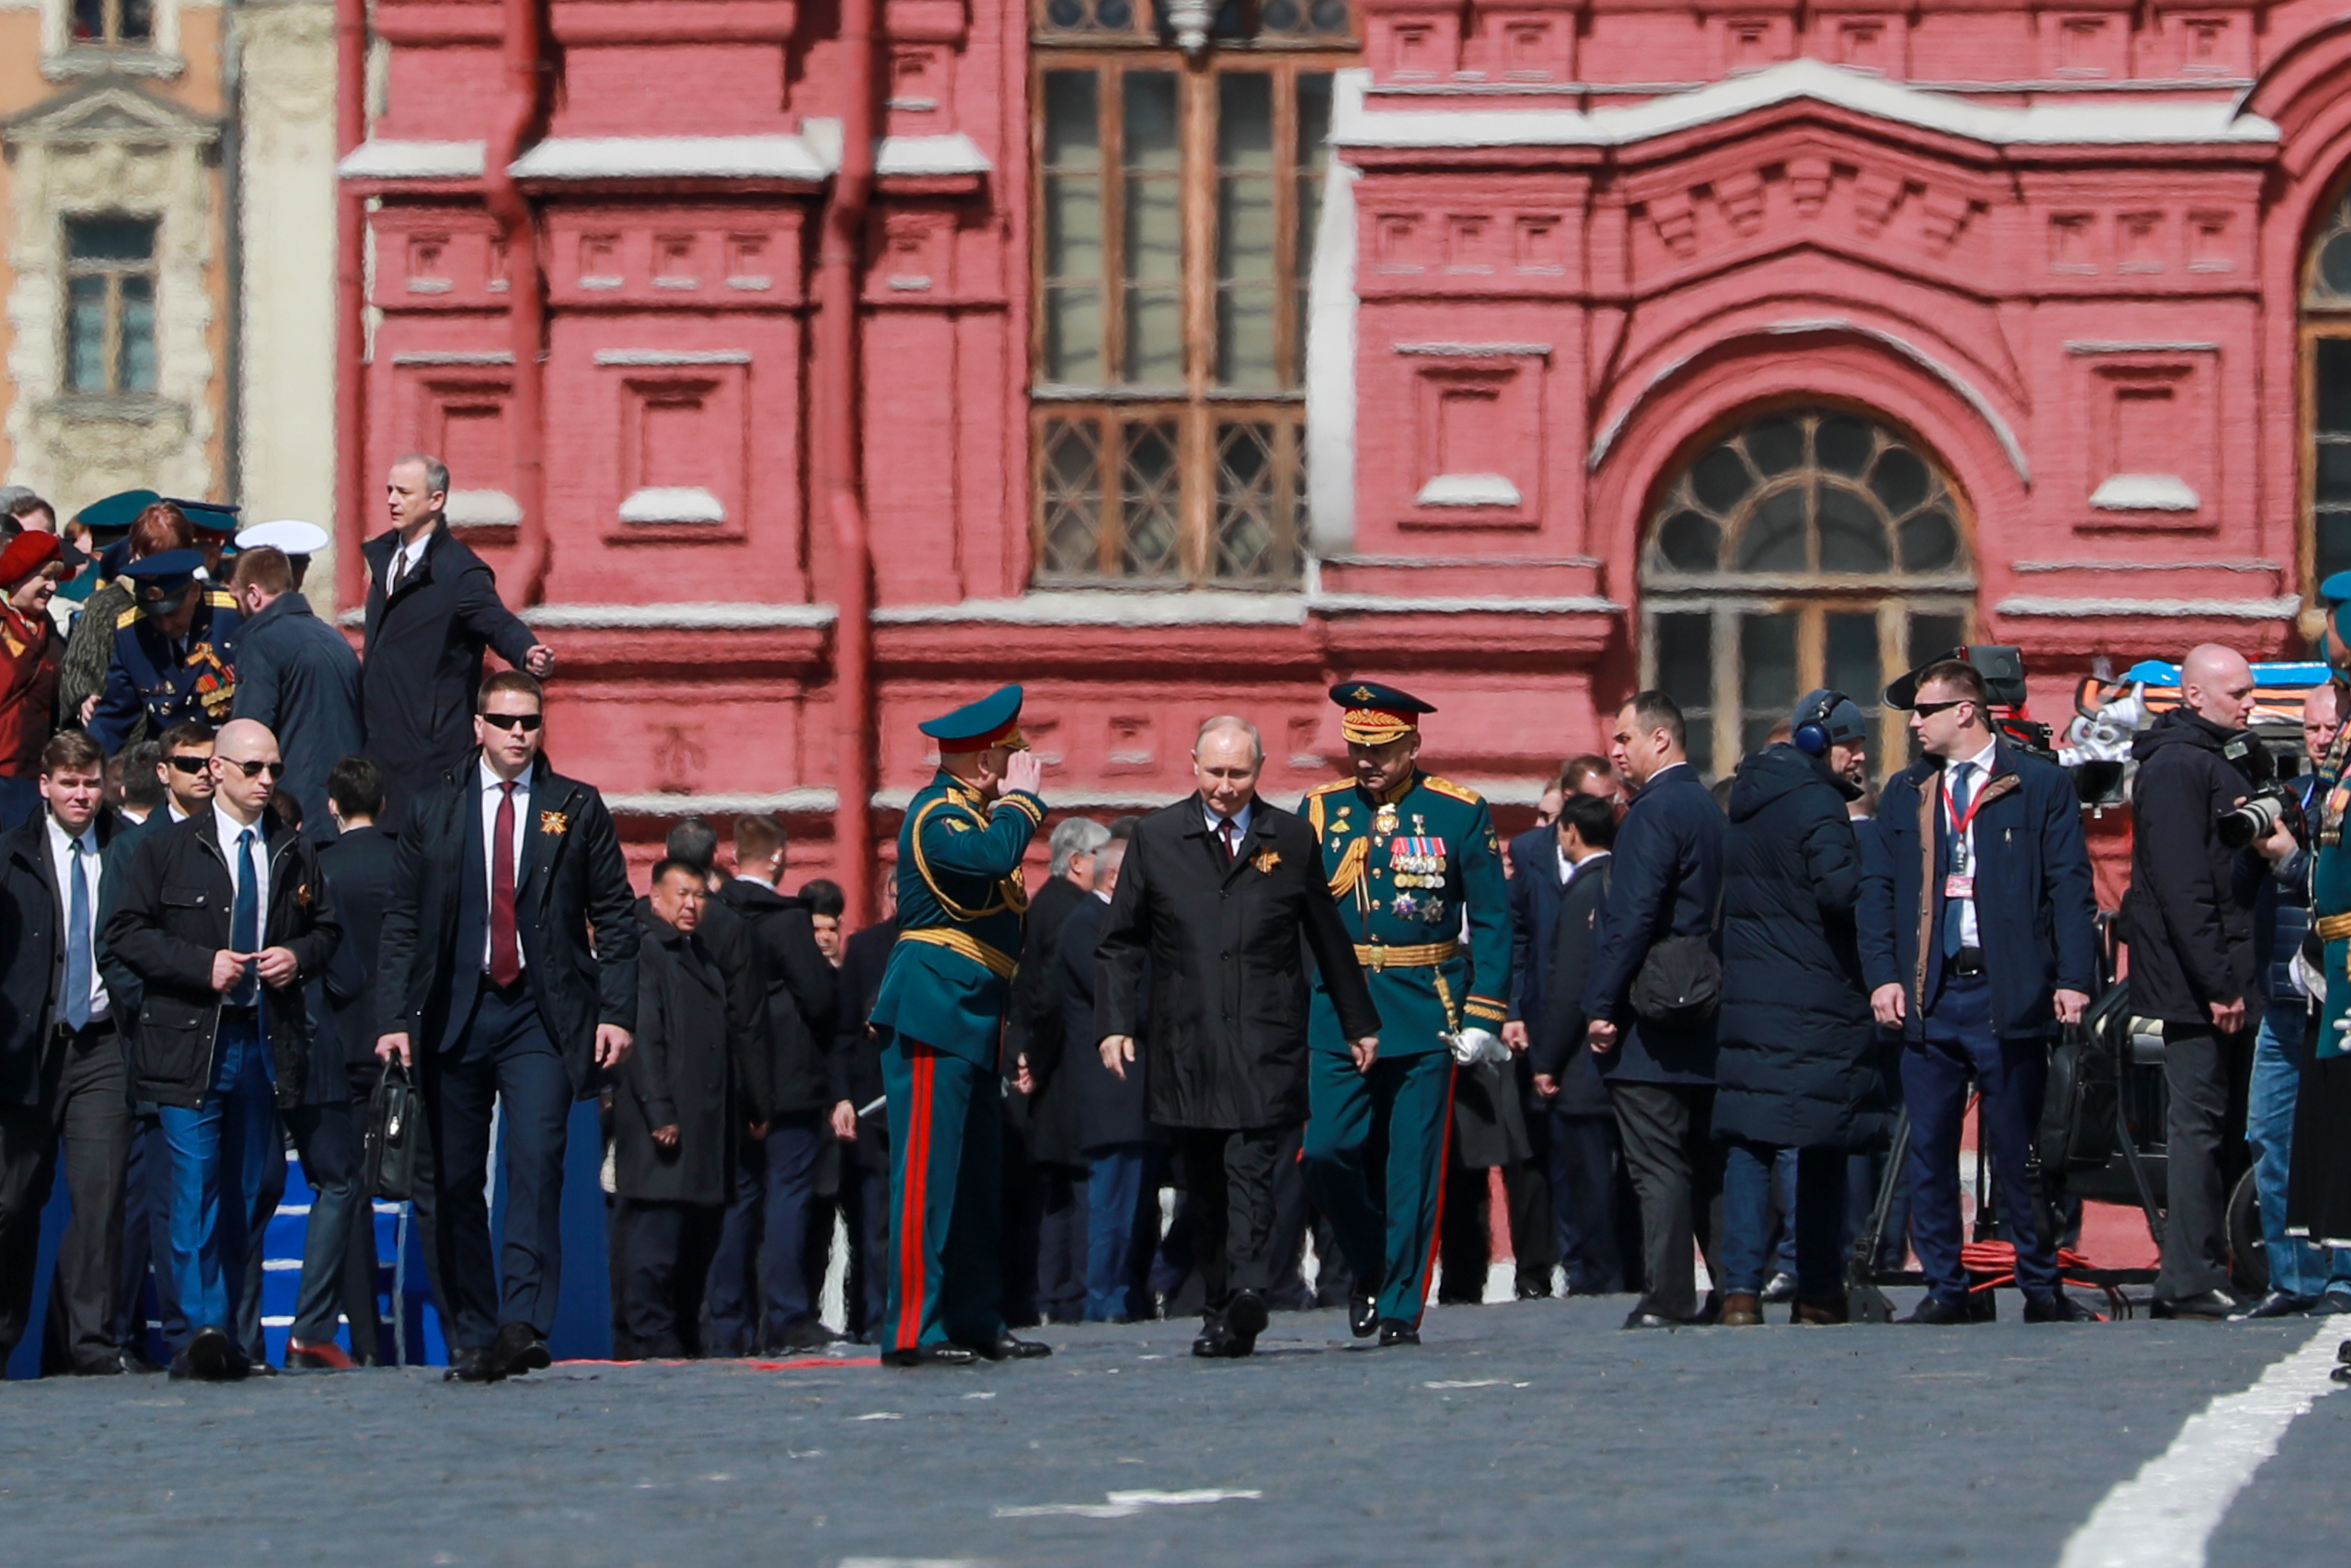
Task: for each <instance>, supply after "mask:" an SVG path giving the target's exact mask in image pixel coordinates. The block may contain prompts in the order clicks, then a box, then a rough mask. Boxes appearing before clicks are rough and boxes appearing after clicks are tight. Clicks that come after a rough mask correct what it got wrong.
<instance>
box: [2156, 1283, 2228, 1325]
mask: <svg viewBox="0 0 2351 1568" xmlns="http://www.w3.org/2000/svg"><path fill="white" fill-rule="evenodd" d="M2241 1307H2242V1303H2241V1302H2240V1301H2238V1299H2237V1298H2236V1297H2233V1296H2231V1295H2230V1294H2229V1293H2228V1292H2227V1291H2225V1290H2203V1291H2198V1292H2197V1293H2196V1294H2195V1295H2194V1296H2177V1297H2171V1298H2169V1299H2166V1298H2165V1297H2161V1296H2159V1297H2156V1298H2155V1302H2154V1305H2153V1306H2151V1307H2149V1309H2148V1316H2149V1317H2153V1318H2182V1319H2194V1320H2196V1321H2198V1322H2207V1323H2217V1322H2219V1321H2221V1320H2223V1319H2226V1318H2229V1317H2231V1316H2233V1315H2234V1314H2235V1313H2236V1312H2237V1311H2238V1310H2239V1309H2240V1308H2241Z"/></svg>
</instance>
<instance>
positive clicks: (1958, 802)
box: [1942, 762, 1976, 958]
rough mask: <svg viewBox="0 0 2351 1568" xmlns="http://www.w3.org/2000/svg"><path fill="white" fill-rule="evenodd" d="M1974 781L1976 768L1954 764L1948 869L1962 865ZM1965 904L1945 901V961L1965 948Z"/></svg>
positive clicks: (1945, 861) (1971, 870)
mask: <svg viewBox="0 0 2351 1568" xmlns="http://www.w3.org/2000/svg"><path fill="white" fill-rule="evenodd" d="M1975 779H1976V769H1975V767H1974V766H1973V765H1972V764H1969V763H1965V762H1959V763H1953V765H1952V769H1951V843H1950V845H1949V847H1948V853H1946V854H1945V855H1944V857H1943V864H1944V865H1946V866H1951V867H1956V866H1957V865H1958V864H1959V854H1960V844H1961V842H1962V840H1961V838H1960V834H1959V824H1961V823H1962V822H1963V821H1965V819H1966V816H1967V801H1968V799H1969V797H1971V796H1973V795H1974V794H1975V793H1976V789H1975ZM1975 872H1976V868H1975V866H1974V865H1973V864H1972V863H1971V864H1970V865H1969V866H1968V868H1967V873H1968V875H1970V876H1973V875H1975ZM1963 902H1964V901H1962V900H1960V899H1956V898H1946V899H1944V900H1943V901H1942V955H1943V956H1944V957H1945V958H1952V957H1955V956H1957V954H1958V952H1959V950H1960V948H1961V947H1962V946H1963V945H1964V944H1963V943H1962V942H1961V941H1960V940H1959V911H1960V909H1961V907H1962V906H1963Z"/></svg>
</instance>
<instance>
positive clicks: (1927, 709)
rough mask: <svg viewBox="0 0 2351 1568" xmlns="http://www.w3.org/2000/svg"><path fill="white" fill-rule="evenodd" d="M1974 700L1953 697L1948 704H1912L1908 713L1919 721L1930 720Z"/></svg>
mask: <svg viewBox="0 0 2351 1568" xmlns="http://www.w3.org/2000/svg"><path fill="white" fill-rule="evenodd" d="M1975 700H1976V699H1975V698H1972V697H1954V698H1952V699H1951V700H1950V701H1948V702H1914V703H1912V704H1911V705H1910V711H1911V712H1913V713H1915V714H1917V715H1918V716H1919V718H1921V719H1931V718H1933V717H1934V716H1935V715H1936V714H1938V713H1942V712H1944V711H1946V710H1948V709H1953V708H1957V707H1959V706H1960V705H1962V704H1963V703H1969V702H1973V701H1975Z"/></svg>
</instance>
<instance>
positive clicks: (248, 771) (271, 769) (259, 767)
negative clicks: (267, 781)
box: [216, 756, 286, 778]
mask: <svg viewBox="0 0 2351 1568" xmlns="http://www.w3.org/2000/svg"><path fill="white" fill-rule="evenodd" d="M216 760H218V761H221V762H225V763H226V764H228V765H229V766H230V767H234V768H235V769H236V770H237V771H238V772H239V773H242V774H243V775H245V777H246V778H252V777H253V776H254V775H255V774H257V773H266V774H268V775H269V776H270V777H271V778H277V777H278V776H279V775H280V774H282V773H283V772H284V771H285V770H286V765H285V764H284V763H282V762H248V761H247V760H246V759H245V758H243V757H241V756H224V757H220V758H217V759H216Z"/></svg>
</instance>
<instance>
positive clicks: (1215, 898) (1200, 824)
mask: <svg viewBox="0 0 2351 1568" xmlns="http://www.w3.org/2000/svg"><path fill="white" fill-rule="evenodd" d="M1192 763H1193V775H1194V777H1195V778H1196V779H1197V780H1198V783H1199V790H1198V792H1197V793H1194V794H1192V795H1189V796H1186V797H1185V798H1184V799H1183V800H1181V801H1177V802H1176V803H1175V804H1174V805H1171V806H1166V807H1162V808H1161V809H1160V810H1158V811H1156V812H1153V813H1150V814H1149V815H1148V816H1146V817H1145V818H1144V819H1143V820H1142V821H1140V822H1138V823H1136V824H1135V835H1134V839H1133V842H1132V843H1131V844H1130V845H1129V846H1128V847H1127V852H1126V859H1125V862H1124V865H1123V866H1122V868H1121V869H1120V871H1119V880H1118V891H1117V893H1116V894H1113V895H1112V899H1111V908H1110V917H1109V919H1108V920H1107V921H1106V922H1105V923H1104V925H1103V928H1102V936H1101V944H1100V945H1099V947H1098V948H1097V949H1096V950H1095V951H1096V957H1095V965H1096V981H1095V997H1094V1032H1095V1033H1096V1034H1097V1035H1098V1036H1099V1037H1100V1043H1101V1058H1102V1061H1103V1063H1104V1064H1105V1065H1106V1066H1109V1067H1110V1069H1111V1070H1112V1072H1113V1073H1116V1074H1119V1075H1121V1076H1124V1073H1125V1070H1126V1068H1127V1066H1130V1065H1131V1064H1133V1063H1134V1062H1135V1061H1136V1059H1137V1056H1136V1052H1135V1041H1136V1038H1137V1037H1138V1036H1140V1037H1141V1038H1142V1039H1143V1040H1144V1041H1145V1042H1146V1043H1147V1049H1148V1051H1149V1053H1150V1055H1149V1059H1148V1061H1147V1063H1146V1066H1145V1070H1146V1074H1147V1077H1146V1079H1145V1082H1146V1085H1147V1093H1148V1099H1149V1104H1150V1111H1151V1119H1152V1121H1154V1122H1156V1123H1158V1124H1160V1125H1162V1126H1165V1127H1170V1128H1172V1129H1174V1130H1175V1132H1176V1136H1177V1140H1178V1147H1179V1150H1180V1152H1181V1156H1182V1159H1183V1162H1184V1181H1185V1186H1186V1191H1187V1192H1188V1193H1189V1194H1190V1205H1191V1206H1190V1211H1189V1212H1190V1214H1191V1216H1192V1224H1193V1262H1194V1264H1195V1266H1196V1267H1197V1268H1198V1269H1199V1271H1200V1276H1201V1281H1202V1284H1203V1286H1204V1287H1205V1290H1206V1297H1205V1302H1204V1316H1205V1322H1204V1325H1203V1327H1202V1329H1201V1332H1200V1337H1199V1338H1197V1339H1195V1340H1194V1341H1193V1343H1192V1353H1193V1355H1202V1356H1242V1355H1249V1354H1250V1352H1251V1351H1252V1350H1254V1349H1255V1348H1256V1346H1257V1336H1258V1335H1259V1334H1260V1333H1261V1332H1263V1331H1264V1328H1265V1322H1266V1305H1265V1293H1266V1292H1267V1291H1269V1290H1271V1289H1272V1288H1273V1277H1274V1271H1275V1259H1274V1257H1273V1166H1274V1160H1275V1159H1276V1157H1277V1155H1278V1153H1279V1151H1280V1149H1281V1147H1282V1141H1283V1135H1284V1134H1285V1132H1286V1131H1288V1130H1289V1129H1290V1128H1291V1127H1293V1126H1295V1125H1296V1124H1298V1123H1299V1122H1301V1121H1303V1120H1304V1119H1305V1117H1306V1111H1307V1005H1308V997H1307V973H1306V967H1305V958H1306V955H1307V954H1308V953H1309V952H1311V953H1312V955H1313V957H1314V962H1315V963H1316V965H1317V967H1318V968H1319V969H1320V972H1321V975H1322V983H1323V986H1324V987H1325V989H1326V990H1327V991H1328V993H1329V995H1330V997H1331V1004H1332V1006H1333V1007H1334V1008H1335V1009H1337V1011H1338V1015H1339V1022H1340V1028H1341V1029H1342V1031H1343V1032H1344V1034H1345V1036H1346V1038H1347V1039H1348V1040H1349V1041H1350V1042H1352V1043H1354V1047H1355V1051H1356V1059H1357V1061H1358V1062H1360V1063H1365V1064H1366V1065H1367V1064H1368V1062H1369V1060H1370V1059H1371V1057H1372V1056H1373V1055H1374V1054H1375V1053H1377V1050H1378V1048H1379V1042H1378V1032H1379V1013H1378V1011H1377V1009H1375V1008H1374V1007H1373V1006H1372V1000H1371V987H1370V986H1368V985H1367V984H1366V982H1365V979H1364V973H1363V967H1362V965H1361V964H1359V963H1357V962H1356V961H1355V950H1354V941H1353V940H1352V939H1351V938H1350V937H1349V936H1348V934H1347V929H1346V927H1345V925H1344V924H1343V922H1342V921H1341V919H1340V917H1339V909H1338V905H1336V904H1334V903H1332V902H1331V888H1330V884H1329V883H1328V882H1325V881H1324V880H1323V875H1322V859H1321V856H1320V854H1319V853H1317V848H1318V847H1317V845H1316V843H1315V837H1314V834H1313V832H1312V831H1311V830H1310V829H1309V828H1308V826H1307V824H1306V823H1305V822H1304V820H1302V819H1301V818H1299V817H1297V816H1293V815H1292V814H1291V813H1288V812H1285V811H1282V810H1279V809H1278V808H1276V807H1273V806H1270V805H1268V804H1266V803H1265V802H1264V801H1261V800H1259V799H1258V798H1257V779H1258V775H1259V774H1260V773H1262V771H1263V770H1264V767H1265V748H1264V744H1263V743H1262V741H1261V740H1260V739H1259V738H1258V733H1257V728H1256V726H1255V725H1253V724H1251V723H1250V722H1249V721H1247V720H1245V719H1237V718H1216V719H1211V720H1209V721H1208V722H1207V723H1205V724H1204V725H1202V726H1201V729H1200V734H1199V736H1198V738H1197V739H1196V740H1195V741H1194V742H1193V751H1192ZM1146 985H1147V986H1148V987H1149V993H1148V1002H1147V1004H1146V1000H1145V986H1146ZM1146 1006H1147V1008H1148V1011H1147V1012H1146Z"/></svg>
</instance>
